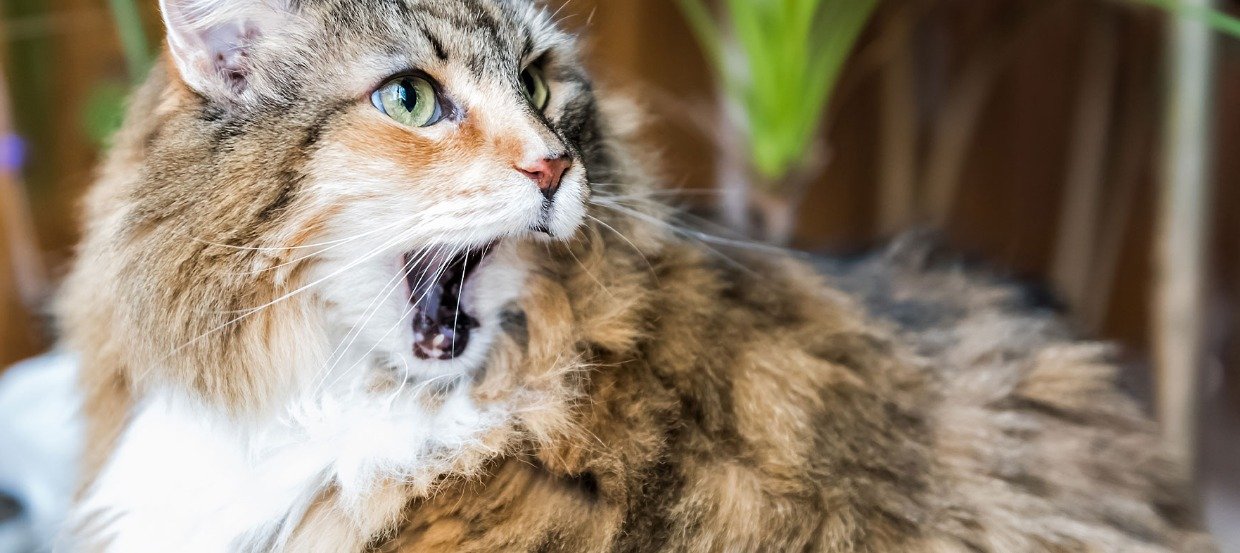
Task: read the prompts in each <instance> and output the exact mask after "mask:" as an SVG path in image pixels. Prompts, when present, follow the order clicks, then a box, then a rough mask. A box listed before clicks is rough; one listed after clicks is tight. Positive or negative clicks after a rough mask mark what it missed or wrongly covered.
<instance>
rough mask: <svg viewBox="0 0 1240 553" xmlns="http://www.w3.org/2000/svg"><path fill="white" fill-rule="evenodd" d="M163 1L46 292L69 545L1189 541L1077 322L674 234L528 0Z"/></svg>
mask: <svg viewBox="0 0 1240 553" xmlns="http://www.w3.org/2000/svg"><path fill="white" fill-rule="evenodd" d="M165 10H166V19H167V20H168V22H169V25H170V29H171V31H172V32H171V34H170V45H171V48H170V52H171V55H170V56H169V58H168V59H169V62H168V64H167V68H166V69H160V70H157V71H155V73H154V75H153V76H152V77H151V79H150V81H149V82H148V84H147V85H146V86H145V87H144V88H143V89H142V90H141V91H140V92H139V93H138V95H137V96H136V97H135V99H134V108H133V109H132V110H131V113H130V117H129V121H128V123H127V125H126V128H125V130H124V132H123V133H122V135H121V136H120V138H119V140H118V142H117V146H116V148H115V150H114V152H113V153H112V155H111V158H110V160H109V162H108V164H107V166H106V167H105V170H104V174H103V177H102V179H101V182H100V183H99V185H98V186H97V187H96V188H95V190H94V192H93V193H92V196H91V198H90V199H89V200H88V206H89V210H88V221H89V224H88V231H87V238H86V241H85V242H84V244H83V246H82V249H81V254H80V257H79V260H78V262H77V264H76V266H75V269H74V271H73V273H72V275H71V277H70V279H69V281H68V283H67V284H66V287H65V293H64V294H63V297H62V301H61V313H62V317H63V320H64V322H65V328H66V331H67V336H68V338H69V341H70V343H71V344H72V345H73V347H74V348H75V349H76V350H77V351H80V352H82V355H83V379H82V380H83V386H84V390H85V394H86V399H85V405H86V415H87V418H88V423H89V428H90V437H89V443H88V450H87V455H86V461H85V463H86V464H85V469H86V470H85V472H86V477H85V479H84V485H83V488H82V492H81V497H80V499H79V502H78V506H77V509H76V512H75V515H74V520H73V522H72V528H71V529H70V535H69V537H68V538H67V540H68V542H67V543H69V544H70V548H72V549H73V550H86V551H93V550H103V551H124V552H138V551H203V552H208V551H266V550H287V551H331V552H339V551H360V550H365V549H374V550H379V551H677V550H684V551H901V550H904V551H942V552H949V551H961V552H971V551H1003V552H1006V551H1149V552H1163V551H1184V550H1189V551H1191V550H1208V548H1209V545H1208V542H1207V540H1206V539H1205V538H1204V537H1203V536H1201V535H1199V534H1197V533H1195V532H1194V531H1193V529H1192V528H1193V526H1192V520H1191V516H1189V515H1188V513H1190V512H1191V509H1190V508H1189V505H1190V502H1189V501H1188V500H1187V499H1186V498H1185V497H1184V496H1183V495H1182V493H1183V492H1184V490H1185V487H1184V484H1183V482H1182V481H1181V480H1180V471H1179V470H1178V468H1177V467H1176V466H1175V464H1174V463H1172V462H1170V461H1168V460H1167V459H1166V458H1165V457H1164V456H1163V455H1162V454H1161V453H1159V451H1160V448H1159V441H1158V438H1157V435H1156V433H1155V431H1154V428H1153V427H1152V425H1151V424H1150V423H1149V422H1148V421H1147V420H1146V418H1145V417H1144V416H1143V415H1142V414H1141V413H1140V412H1139V410H1138V409H1137V408H1136V407H1135V406H1134V404H1133V403H1132V402H1131V401H1129V400H1127V399H1125V398H1124V397H1123V396H1122V395H1120V394H1119V393H1118V392H1117V391H1116V390H1115V387H1114V383H1113V382H1112V377H1113V374H1112V373H1113V367H1112V366H1111V365H1110V364H1109V363H1108V362H1107V361H1106V360H1105V354H1106V350H1105V348H1102V347H1099V346H1096V345H1091V344H1079V343H1075V342H1074V341H1073V340H1072V338H1071V336H1070V335H1069V334H1068V333H1067V332H1066V331H1064V330H1063V328H1062V326H1061V325H1060V324H1059V323H1058V322H1056V320H1055V319H1054V318H1053V317H1050V316H1047V315H1045V314H1043V313H1040V312H1036V311H1034V310H1031V309H1029V308H1028V307H1026V306H1021V305H1019V303H1018V302H1017V301H1016V300H1015V299H1014V298H1015V292H1013V291H1012V290H1010V289H1007V288H1003V287H1001V286H997V285H993V284H990V283H986V282H983V281H972V280H970V279H968V278H967V277H966V276H964V275H963V274H961V273H959V272H955V271H952V270H947V269H935V270H928V268H926V267H923V266H920V265H919V264H918V263H917V261H916V259H912V260H911V261H910V258H916V256H915V255H911V256H904V257H903V258H901V259H902V260H896V261H891V260H887V261H875V262H873V263H872V264H869V265H862V266H858V267H854V268H852V269H850V270H849V271H847V272H846V276H837V277H829V278H827V279H824V278H823V277H821V276H820V275H819V274H818V273H816V272H815V271H814V270H813V269H812V268H811V267H809V266H808V265H806V264H804V263H802V262H800V261H796V260H794V259H792V258H791V257H789V256H787V255H784V254H779V253H770V252H765V253H763V252H760V251H753V250H749V249H740V250H735V249H728V250H727V251H726V252H724V254H721V253H720V252H717V251H715V249H716V248H717V246H712V247H707V246H706V245H703V244H700V243H697V242H695V241H693V240H685V239H682V238H679V237H678V232H677V231H675V230H673V229H672V227H670V226H668V224H667V223H665V222H664V220H665V213H664V212H663V210H662V209H660V208H659V207H658V206H657V205H654V204H652V203H650V202H649V200H648V198H647V197H646V196H644V195H643V193H644V192H645V191H646V190H647V189H648V188H649V186H650V185H649V180H648V179H647V178H646V177H645V176H644V172H643V171H641V170H639V167H640V164H639V162H638V161H637V160H635V159H634V158H632V157H631V154H630V153H629V151H628V145H627V140H628V138H627V136H628V134H627V132H626V131H625V130H624V129H625V128H626V127H628V124H627V123H626V121H625V119H626V118H631V117H632V116H631V114H630V113H627V112H625V111H622V110H621V111H616V110H607V109H604V108H602V107H600V105H599V104H598V103H597V102H596V101H595V98H594V95H593V91H592V87H591V85H590V83H589V81H588V80H587V79H586V78H585V76H584V74H583V73H582V71H581V70H580V68H579V67H578V65H577V64H576V62H575V61H574V59H573V46H572V42H571V40H570V39H569V38H568V37H566V36H564V35H562V34H560V32H559V31H557V30H555V29H554V27H553V25H552V24H551V22H550V20H549V17H548V15H547V14H546V13H544V12H541V11H539V10H537V9H534V8H533V7H532V6H531V5H530V4H529V3H527V2H526V1H525V0H441V1H415V0H408V1H406V0H388V1H384V0H367V1H366V2H353V1H346V0H339V1H333V0H319V1H313V2H311V1H305V2H300V3H296V4H294V5H289V6H283V5H279V4H278V3H277V4H271V3H264V2H259V1H258V0H210V1H203V2H192V1H190V0H166V2H165ZM530 68H535V69H536V70H531V69H530ZM393 75H396V76H397V78H395V79H392V78H391V77H392V76H393ZM544 76H545V77H544ZM544 80H545V82H544ZM385 83H387V84H385ZM391 83H397V85H399V87H401V88H400V89H399V90H397V93H398V95H397V96H391V97H388V96H383V95H382V94H381V93H383V91H385V90H388V91H390V90H394V89H390V88H388V86H389V85H390V84H391ZM419 87H421V88H419ZM374 90H378V91H379V92H376V94H375V96H373V97H371V96H370V93H371V92H372V91H374ZM415 93H416V94H417V97H416V99H415V98H414V95H415ZM368 97H369V98H373V101H372V102H369V103H368V102H367V99H368ZM431 97H434V98H437V100H436V101H435V106H434V109H430V108H427V109H420V108H426V106H425V105H421V106H419V102H422V101H423V99H424V98H431ZM393 98H396V99H395V100H393ZM372 104H373V105H372ZM402 109H403V110H406V111H407V113H406V112H401V113H400V114H399V115H397V114H393V113H392V111H394V110H402ZM384 115H386V116H389V117H391V119H393V120H398V121H399V122H400V124H397V123H394V122H393V121H389V120H387V119H385V118H384V117H383V116H384ZM411 122H413V123H411ZM414 123H416V124H414ZM531 179H532V180H533V182H531ZM725 254H726V255H725ZM470 263H473V264H474V267H473V268H472V269H470V268H469V264H470ZM419 268H420V269H421V273H417V270H418V269H419ZM844 289H848V290H851V292H844V291H843V290H844ZM453 301H455V303H456V304H457V305H456V306H455V309H454V310H453V309H452V307H453V306H451V305H450V304H451V303H452V302H453ZM867 306H868V307H869V309H867ZM445 309H446V311H445ZM892 313H894V314H896V315H895V316H890V314H892ZM445 314H446V315H445ZM449 338H450V339H449ZM458 340H459V341H458Z"/></svg>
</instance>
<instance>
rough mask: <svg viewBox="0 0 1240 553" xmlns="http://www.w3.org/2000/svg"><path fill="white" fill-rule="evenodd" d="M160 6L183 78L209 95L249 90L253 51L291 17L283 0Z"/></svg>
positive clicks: (187, 0) (188, 0)
mask: <svg viewBox="0 0 1240 553" xmlns="http://www.w3.org/2000/svg"><path fill="white" fill-rule="evenodd" d="M160 7H161V9H162V12H163V18H164V24H165V26H166V27H167V30H168V49H169V51H170V53H171V54H172V57H173V60H174V61H175V62H176V66H177V69H178V71H179V72H180V74H181V78H182V79H183V80H184V81H185V83H186V84H188V85H189V86H190V88H193V89H194V90H196V91H198V92H199V93H201V94H204V95H207V96H217V95H224V96H232V97H235V96H239V95H242V94H244V93H245V92H247V91H248V90H249V89H251V87H252V85H253V81H254V78H255V68H254V66H253V53H254V49H255V48H256V46H257V45H258V44H260V43H261V42H262V40H263V38H264V37H265V36H268V35H270V34H273V33H276V32H278V31H279V30H280V27H281V26H282V25H286V24H287V23H288V19H289V18H288V17H287V16H288V14H289V12H288V10H289V8H288V6H287V4H285V3H284V1H282V0H274V1H273V0H160Z"/></svg>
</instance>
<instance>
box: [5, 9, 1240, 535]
mask: <svg viewBox="0 0 1240 553" xmlns="http://www.w3.org/2000/svg"><path fill="white" fill-rule="evenodd" d="M550 3H551V4H552V9H553V10H558V11H556V14H557V15H556V17H557V18H560V19H561V20H562V21H563V23H564V25H565V26H567V27H569V28H571V29H574V30H578V31H580V32H582V33H584V34H585V35H586V36H587V37H588V40H587V51H586V57H587V59H589V60H590V62H591V65H592V67H593V69H594V73H595V75H596V77H597V78H598V80H599V82H600V85H601V86H602V88H604V89H605V90H609V91H612V92H618V93H621V94H624V95H626V96H628V97H630V98H632V99H634V100H637V101H638V102H639V103H640V104H641V105H642V106H643V107H644V108H645V111H646V114H647V116H648V117H647V120H648V124H647V125H646V128H645V131H644V133H643V141H644V142H645V143H646V144H647V145H648V146H649V147H650V148H651V150H652V151H654V152H656V153H658V154H659V155H660V156H661V158H662V167H661V169H662V175H663V176H664V177H665V181H666V183H667V185H668V187H669V188H670V189H674V190H678V191H680V192H677V193H674V194H668V200H669V201H675V202H676V203H679V204H680V205H682V206H683V207H684V208H685V209H686V210H687V211H689V212H691V213H694V214H696V215H699V216H702V217H704V218H708V219H710V220H713V221H717V222H718V225H719V226H720V227H726V228H728V229H731V230H729V231H727V232H733V233H739V234H745V235H748V236H751V237H753V238H755V239H760V240H766V241H771V242H774V243H779V244H786V245H791V246H793V247H796V248H800V249H805V250H809V251H813V252H818V253H823V254H831V255H853V254H857V253H860V252H864V251H867V250H870V249H873V248H875V247H879V246H881V245H882V244H883V242H884V241H885V240H886V239H889V238H891V237H893V236H895V235H897V234H898V233H899V232H900V231H901V230H905V229H909V228H929V229H934V230H938V231H940V232H941V233H942V235H943V236H944V238H945V240H946V241H947V242H948V243H950V244H951V245H952V246H953V247H955V248H956V249H958V250H959V251H961V252H962V253H963V254H964V255H966V256H967V257H969V258H971V259H975V260H979V261H982V262H984V263H986V264H988V265H989V266H991V267H993V268H994V269H995V270H996V271H998V272H1000V273H1002V274H1005V275H1009V276H1012V277H1016V278H1020V279H1022V280H1025V281H1027V282H1030V283H1036V284H1037V285H1039V286H1042V287H1044V288H1045V289H1046V290H1047V291H1048V292H1051V293H1052V294H1053V296H1054V297H1057V298H1059V300H1060V301H1061V303H1062V305H1063V306H1064V309H1065V313H1066V314H1067V315H1068V316H1069V317H1070V318H1071V319H1072V320H1073V321H1074V322H1075V324H1076V325H1077V326H1078V327H1079V328H1080V329H1081V331H1082V332H1083V333H1085V334H1087V335H1089V336H1092V337H1097V338H1102V339H1107V340H1112V341H1115V342H1116V343H1118V344H1120V345H1121V346H1122V347H1123V352H1124V354H1123V355H1124V361H1125V363H1126V367H1127V368H1126V374H1125V382H1126V384H1127V385H1128V386H1130V387H1131V388H1132V389H1133V391H1134V392H1135V393H1137V394H1138V395H1139V396H1140V397H1142V398H1143V399H1144V400H1146V401H1147V403H1148V405H1150V409H1151V413H1152V414H1155V415H1156V416H1158V417H1159V419H1160V421H1161V422H1162V424H1163V426H1164V429H1165V430H1166V434H1167V437H1168V440H1169V442H1170V443H1171V444H1172V445H1173V447H1176V448H1177V449H1179V450H1180V451H1182V452H1184V453H1185V454H1186V455H1190V456H1192V457H1193V458H1194V459H1195V461H1194V462H1195V466H1196V467H1197V468H1198V471H1197V476H1198V481H1199V484H1200V486H1201V488H1202V490H1203V492H1204V494H1205V496H1206V497H1207V499H1208V500H1209V502H1210V505H1211V510H1210V517H1211V519H1212V521H1213V522H1214V523H1215V525H1216V531H1218V532H1219V533H1220V534H1222V536H1221V537H1222V539H1223V541H1224V543H1226V544H1230V545H1225V546H1224V547H1225V550H1229V551H1240V507H1235V505H1240V500H1236V499H1233V498H1237V497H1240V424H1238V423H1240V186H1237V184H1236V183H1237V182H1238V181H1240V156H1235V157H1233V156H1232V155H1229V154H1230V153H1232V152H1234V151H1236V150H1237V148H1240V23H1238V22H1237V21H1236V20H1234V19H1231V18H1229V17H1227V16H1226V15H1225V14H1226V13H1240V2H1236V1H1235V0H1228V1H1227V2H1214V3H1210V2H1206V1H1204V0H918V1H909V0H721V1H719V2H710V1H704V0H569V1H568V2H566V3H562V2H558V1H556V0H552V1H551V2H550ZM560 4H563V5H562V6H561V5H560ZM156 8H157V6H156V2H155V1H154V0H142V1H136V0H0V223H2V224H0V366H4V365H7V364H9V363H11V362H13V361H17V360H19V359H23V358H26V357H29V356H31V355H34V354H37V353H39V352H40V351H43V350H44V349H46V348H47V347H49V345H50V344H51V343H52V342H53V341H54V336H53V335H52V333H51V332H50V326H49V324H48V322H47V320H46V319H45V318H44V317H43V316H41V312H42V307H41V306H43V305H44V304H45V302H46V298H47V294H48V292H49V290H51V289H52V287H53V285H54V283H55V282H56V279H57V277H58V276H59V275H60V274H62V272H63V270H64V268H65V265H66V262H67V260H68V258H69V256H70V254H71V251H72V245H73V244H74V242H75V240H76V239H77V236H78V219H77V214H78V198H79V197H80V196H81V195H82V193H83V191H84V190H85V189H86V187H87V186H89V184H90V182H91V177H92V171H93V167H94V166H95V163H96V161H97V160H98V159H99V156H100V153H101V151H103V150H104V149H106V146H107V141H108V136H109V134H110V132H111V131H112V130H113V129H114V128H115V127H116V125H117V124H118V122H119V116H120V110H121V107H122V106H123V101H124V97H125V93H126V90H127V89H128V87H129V86H130V85H131V84H132V83H133V82H134V81H136V80H138V79H140V78H141V76H142V75H143V73H144V72H145V69H146V67H148V66H149V64H150V63H151V62H152V61H151V60H152V59H153V57H154V52H156V51H157V49H158V44H159V40H160V25H159V17H158V13H157V11H156ZM707 228H709V229H712V230H715V231H717V230H718V229H716V228H715V227H714V226H708V227H707ZM721 232H722V231H721ZM100 284H101V285H106V283H100ZM0 447H3V446H2V445H0ZM1229 521H1236V522H1235V523H1229ZM1228 547H1230V548H1228Z"/></svg>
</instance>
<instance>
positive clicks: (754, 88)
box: [677, 0, 877, 184]
mask: <svg viewBox="0 0 1240 553" xmlns="http://www.w3.org/2000/svg"><path fill="white" fill-rule="evenodd" d="M677 1H678V2H679V4H680V8H681V10H682V11H683V12H684V14H685V16H686V18H687V19H688V21H689V23H690V25H691V26H692V28H693V31H694V33H695V34H696V36H697V38H698V40H699V42H701V44H702V46H703V48H704V50H705V51H706V53H707V55H708V57H709V58H710V61H711V65H712V67H713V69H714V71H715V72H716V73H717V77H718V79H719V82H720V83H721V85H722V87H723V92H724V93H725V94H726V95H727V97H728V100H729V101H731V102H732V103H734V104H735V105H736V106H737V107H738V108H739V111H740V112H741V113H740V114H738V115H740V116H741V117H742V119H743V120H742V121H741V122H740V123H741V124H742V127H743V128H742V130H743V132H744V134H745V137H744V138H745V142H746V146H747V148H748V154H749V158H750V159H749V162H750V164H751V165H752V169H753V170H754V171H756V172H757V173H758V175H759V176H760V177H761V178H762V181H764V182H766V183H771V184H776V183H779V182H780V181H781V180H782V179H784V178H785V177H787V176H788V175H789V173H791V172H793V171H795V170H797V169H799V168H800V167H801V165H802V164H804V163H805V162H806V161H807V156H808V155H809V153H810V152H809V151H810V148H811V147H812V146H813V144H814V141H815V140H816V138H817V136H818V133H819V128H820V126H821V124H822V123H821V122H822V116H823V112H824V111H825V110H826V106H827V105H828V104H829V103H830V101H831V95H832V92H834V90H835V85H836V82H837V81H838V79H839V75H840V71H841V69H843V66H844V62H845V61H846V60H847V59H848V56H849V54H850V53H851V52H852V49H853V46H854V45H855V43H856V41H857V38H858V37H859V36H860V34H861V31H862V29H864V28H865V25H866V23H867V22H868V21H869V20H870V17H871V15H873V13H874V8H875V6H876V5H877V0H726V2H725V4H726V11H727V17H725V18H716V17H715V16H714V14H712V12H711V11H710V9H709V8H707V6H706V5H705V4H704V3H703V0H677Z"/></svg>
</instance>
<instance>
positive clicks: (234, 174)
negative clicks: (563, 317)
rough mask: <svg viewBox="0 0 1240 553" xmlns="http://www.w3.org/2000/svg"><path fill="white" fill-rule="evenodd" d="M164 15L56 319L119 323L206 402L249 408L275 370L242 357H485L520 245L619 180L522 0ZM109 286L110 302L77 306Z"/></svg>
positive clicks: (140, 350)
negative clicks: (161, 40) (164, 32)
mask: <svg viewBox="0 0 1240 553" xmlns="http://www.w3.org/2000/svg"><path fill="white" fill-rule="evenodd" d="M162 9H163V14H164V20H165V23H166V25H167V28H168V46H169V48H168V55H167V56H166V63H165V64H163V66H162V67H161V68H159V69H157V70H156V75H155V76H154V77H153V78H152V81H151V82H150V83H149V84H148V85H147V86H146V87H145V88H144V89H143V91H141V92H140V93H139V94H138V95H137V96H136V98H135V100H134V107H133V108H132V110H131V113H130V116H129V117H130V119H129V122H128V123H127V125H126V128H125V130H124V132H123V133H122V135H121V137H120V139H119V142H118V146H117V148H116V152H114V154H113V156H112V158H111V159H110V161H109V163H108V167H107V168H106V170H105V176H104V179H103V182H102V184H101V185H100V186H99V187H98V189H97V190H96V191H95V193H94V197H93V199H92V201H91V202H90V205H91V210H90V211H91V215H90V218H91V224H90V232H89V234H88V239H87V242H86V244H85V246H84V248H83V250H82V252H81V259H80V260H79V261H78V265H77V267H76V269H75V271H74V275H73V277H72V278H71V279H70V284H69V288H70V294H69V299H68V300H66V305H68V307H67V309H68V310H69V311H86V310H87V309H86V308H84V307H81V306H75V305H72V303H73V302H74V301H75V298H76V299H78V300H81V302H82V303H85V304H94V303H99V304H103V303H108V304H109V305H107V306H96V307H95V308H94V309H95V310H94V313H93V314H92V315H86V316H83V317H79V319H85V318H90V317H93V318H94V321H93V323H92V324H95V325H96V326H98V325H99V321H100V320H106V321H107V324H109V325H125V328H126V329H127V330H126V332H129V333H132V334H133V337H132V339H131V340H130V341H129V345H128V346H126V347H130V348H132V349H133V350H134V351H127V352H124V355H125V356H129V357H134V358H136V360H134V361H132V362H133V363H135V364H138V365H156V366H161V367H162V366H167V367H171V368H170V369H169V372H170V374H173V375H174V376H175V377H176V378H179V379H180V380H182V381H184V382H187V383H189V384H190V385H192V386H194V387H196V388H198V389H200V390H203V391H205V392H207V393H210V394H216V395H224V396H236V395H238V394H240V395H246V394H259V395H261V394H262V393H263V392H261V391H256V389H258V388H262V386H259V383H260V381H269V380H271V378H265V379H264V378H263V377H260V376H257V375H246V374H242V372H243V371H252V372H261V371H262V369H261V368H260V369H257V370H256V369H254V368H253V366H254V365H259V366H260V367H261V366H266V365H274V366H281V365H293V366H301V367H303V368H305V370H308V371H310V372H311V373H313V374H317V373H318V371H319V370H320V369H323V368H324V367H326V368H328V369H329V371H335V372H336V373H340V372H344V373H348V372H350V371H356V370H360V369H361V367H360V366H359V365H366V364H379V365H388V366H390V367H392V368H394V369H397V370H398V371H401V372H405V373H411V374H416V375H428V374H429V375H434V374H442V373H445V372H447V373H452V372H459V371H464V370H471V369H472V368H475V367H477V366H479V365H480V364H481V363H482V362H483V360H484V359H485V358H486V357H487V356H488V348H489V347H490V344H491V342H492V340H493V339H494V338H495V336H496V334H497V333H498V332H499V327H500V326H502V325H501V322H502V320H503V316H504V309H505V306H506V305H508V304H510V303H512V302H513V301H515V300H516V299H517V298H518V297H520V295H521V294H522V288H523V285H524V282H525V279H526V277H527V275H528V274H530V271H531V267H532V264H531V261H530V259H529V257H530V255H531V254H530V252H534V254H537V252H542V251H547V250H549V249H550V248H551V247H552V246H555V245H557V243H560V242H565V241H571V240H574V237H578V238H579V237H580V234H581V232H580V231H581V227H582V225H583V221H586V220H587V218H588V217H589V215H588V207H587V206H588V200H589V198H590V194H591V180H592V179H598V178H608V177H606V176H603V177H600V175H607V174H608V171H609V170H610V169H609V161H608V159H609V156H610V154H609V153H608V152H609V150H608V148H607V147H606V145H605V144H604V140H603V138H602V136H601V135H602V134H604V133H602V132H601V131H600V128H599V127H600V125H601V123H600V122H599V121H598V118H599V117H598V109H597V106H596V100H595V97H594V95H593V91H592V87H591V84H590V82H589V80H588V79H587V77H586V76H585V73H584V70H583V69H582V67H581V65H580V63H579V61H578V59H577V58H576V50H577V46H576V44H575V42H574V40H573V38H572V37H571V36H569V35H567V34H565V33H564V32H562V31H561V30H559V29H558V28H557V27H556V26H555V24H554V22H553V20H552V14H551V13H549V12H548V11H547V10H545V9H544V8H543V7H541V6H539V5H537V4H535V3H534V2H531V1H528V0H163V1H162ZM523 252H524V253H523ZM100 276H102V277H103V278H107V279H109V280H110V281H111V282H109V284H108V288H109V293H110V292H111V291H112V290H115V295H114V296H111V297H108V298H107V299H106V300H103V301H99V300H96V299H94V298H87V297H85V296H86V295H87V292H85V291H84V290H83V289H86V288H89V287H90V286H91V285H92V284H91V283H94V284H96V285H97V283H98V278H99V277H100ZM74 288H77V289H78V290H76V292H77V294H76V296H75V295H74V293H73V292H74V290H73V289H74ZM69 318H70V319H73V317H72V316H71V317H69ZM321 344H326V346H325V347H320V345H321ZM211 364H218V365H221V367H220V368H219V372H218V374H215V373H210V372H208V373H207V374H205V375H204V374H203V371H204V370H207V371H210V370H212V369H211V367H210V365H211ZM246 364H249V365H250V366H249V367H245V366H244V365H246ZM159 370H162V368H161V369H159ZM334 376H338V374H337V375H334ZM267 387H268V388H270V386H267Z"/></svg>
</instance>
